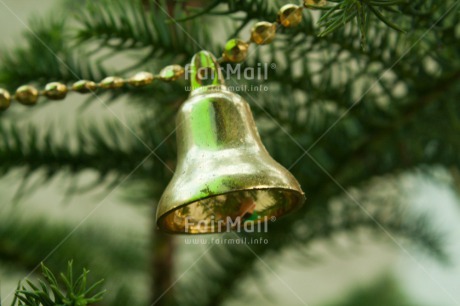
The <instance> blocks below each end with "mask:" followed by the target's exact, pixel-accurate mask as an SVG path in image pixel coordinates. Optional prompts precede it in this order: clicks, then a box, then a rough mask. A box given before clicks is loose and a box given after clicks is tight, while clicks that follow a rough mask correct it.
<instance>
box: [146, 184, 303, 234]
mask: <svg viewBox="0 0 460 306" xmlns="http://www.w3.org/2000/svg"><path fill="white" fill-rule="evenodd" d="M248 190H278V191H288V192H292V193H293V194H296V198H297V204H295V205H293V207H292V208H291V209H289V210H288V211H286V212H285V213H283V214H281V215H276V216H275V217H276V218H277V219H278V218H283V217H284V216H286V215H288V214H291V213H293V212H295V211H297V210H299V209H300V208H301V207H302V206H304V205H305V202H306V200H307V197H306V196H305V193H304V192H303V191H302V190H301V189H300V190H299V189H293V188H285V187H268V186H266V187H265V186H257V187H253V188H239V189H234V190H231V191H227V192H222V193H217V194H212V195H209V196H206V197H202V198H200V199H197V200H193V201H190V202H187V203H184V204H181V205H179V206H176V207H174V208H172V209H170V210H168V211H166V212H165V213H163V214H162V215H161V216H158V215H157V217H156V222H155V223H156V227H157V230H160V231H161V232H163V233H166V234H174V235H178V234H179V235H211V234H219V233H225V232H233V230H231V229H230V230H229V231H225V232H217V231H216V232H202V233H201V232H200V233H191V232H185V231H184V232H181V231H172V230H169V229H168V228H167V227H162V226H160V224H161V223H162V221H163V220H164V219H165V218H166V217H167V216H168V215H169V214H171V213H172V212H174V211H176V210H178V209H181V208H184V207H185V206H188V205H190V204H192V203H195V202H197V201H201V200H205V199H209V198H212V197H216V196H221V195H226V194H230V193H234V192H241V191H248ZM160 204H161V199H160V202H159V204H158V207H160ZM261 222H264V221H263V220H260V221H257V220H256V221H255V223H257V224H259V223H261Z"/></svg>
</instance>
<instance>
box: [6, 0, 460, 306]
mask: <svg viewBox="0 0 460 306" xmlns="http://www.w3.org/2000/svg"><path fill="white" fill-rule="evenodd" d="M285 3H286V2H285V1H278V0H274V1H266V0H246V1H243V0H213V1H189V2H186V1H185V2H183V1H153V0H152V1H140V0H136V1H124V0H110V1H109V0H97V1H88V3H87V4H86V5H82V6H77V7H75V5H74V4H72V3H71V2H68V3H67V4H66V6H65V7H64V8H62V7H61V8H56V9H57V10H58V9H61V10H64V12H65V13H61V14H55V15H53V17H51V18H42V19H39V18H35V19H34V20H32V21H31V23H30V25H29V27H30V29H31V30H32V31H33V33H32V32H29V31H28V32H26V33H25V36H24V39H25V41H24V42H23V43H21V45H19V46H17V47H15V48H13V49H12V50H2V51H5V52H4V53H2V56H1V60H0V85H1V87H5V88H8V90H10V91H14V89H15V88H16V87H17V86H19V85H22V84H26V83H33V84H35V85H39V86H43V85H44V84H46V83H47V82H50V81H62V82H72V81H75V80H79V79H91V80H96V81H97V80H100V79H102V78H103V77H104V76H107V75H121V76H129V75H131V74H132V73H134V72H137V71H141V70H146V71H154V72H158V70H159V69H161V68H162V67H164V66H166V65H169V64H182V65H185V64H186V63H188V61H189V60H190V59H191V57H192V56H193V54H194V53H195V52H197V51H199V50H201V49H207V50H209V51H211V52H213V53H214V54H219V53H221V52H222V50H223V46H224V45H225V42H226V39H230V38H233V37H236V36H239V37H242V38H243V39H246V38H247V37H248V29H249V28H250V26H251V25H252V24H253V23H254V22H256V21H261V20H267V21H274V20H275V18H276V14H277V10H278V9H279V8H280V7H281V6H282V5H283V4H285ZM459 6H460V5H459V2H458V1H456V0H446V1H436V0H414V1H404V0H397V1H393V0H378V1H377V0H333V1H329V4H328V6H327V7H325V8H322V9H318V10H304V20H303V22H302V24H301V25H300V26H299V27H296V28H292V29H281V31H280V34H278V35H277V39H276V43H275V45H274V46H265V47H258V48H254V47H251V48H252V49H250V52H249V54H250V55H249V58H248V61H247V62H246V63H244V64H243V65H246V66H252V67H256V66H257V64H258V63H275V64H276V69H269V71H268V79H267V80H266V81H265V82H264V83H263V85H265V86H267V87H268V88H269V92H256V93H254V92H242V93H241V94H242V95H243V96H244V97H245V99H246V100H247V101H248V103H249V104H250V105H251V108H252V110H253V113H254V115H255V119H256V121H257V124H258V126H259V130H260V134H261V138H262V140H263V141H264V144H265V146H266V147H267V149H268V151H269V152H270V153H271V154H272V156H273V157H274V158H275V159H276V160H277V161H279V162H280V163H281V164H283V165H284V166H285V167H287V168H289V169H290V170H291V171H292V173H293V174H294V175H295V176H296V178H297V179H298V180H299V182H300V183H301V185H302V188H303V190H304V191H305V192H306V194H307V198H308V199H307V205H305V207H304V208H302V209H301V210H299V211H297V212H296V213H295V214H292V215H290V216H288V217H286V218H284V219H282V220H279V221H278V222H276V223H274V224H271V225H270V232H269V233H267V234H260V235H261V236H262V237H265V238H268V239H269V241H270V243H269V244H266V245H265V244H263V245H252V246H245V245H231V246H229V245H214V246H212V247H211V248H210V249H209V251H208V252H207V253H206V254H205V255H203V257H202V258H201V259H200V260H199V261H198V262H197V264H196V265H195V266H194V267H193V269H191V270H190V271H188V270H187V271H186V270H184V271H178V270H174V269H173V267H172V266H170V265H169V263H170V262H171V261H172V262H174V261H175V260H176V256H178V255H174V256H172V255H171V256H170V255H167V256H166V255H164V254H169V253H168V252H166V251H165V248H166V249H167V248H171V245H172V242H171V241H172V240H174V239H175V238H174V237H164V236H163V235H160V234H158V233H156V232H155V233H153V235H154V237H152V238H151V239H150V240H152V241H153V243H152V245H151V247H150V249H149V248H147V247H145V245H146V244H148V243H149V239H148V238H145V239H144V237H142V238H140V240H142V243H133V240H132V239H128V238H124V237H125V235H123V234H119V235H116V236H117V237H114V234H113V233H111V232H110V231H108V230H107V231H103V230H102V229H99V230H98V229H97V228H95V229H94V230H92V234H91V235H90V236H88V235H86V236H85V235H83V234H82V235H78V234H75V236H73V237H72V243H69V244H65V245H64V246H62V249H63V251H62V252H60V253H59V256H52V257H50V258H48V259H47V261H46V264H47V265H49V266H50V267H51V268H52V269H53V270H59V269H62V262H63V261H67V260H69V259H71V258H73V259H74V260H75V263H76V264H78V265H79V267H80V265H88V267H90V268H91V269H92V271H93V273H94V275H96V278H99V277H104V278H105V279H107V281H108V282H111V283H112V284H115V283H117V282H118V279H120V278H123V275H124V272H125V271H126V270H127V269H129V270H131V272H136V273H139V274H142V275H144V276H145V275H148V274H149V273H152V274H153V275H154V277H153V278H154V279H161V277H162V275H158V273H163V271H159V270H155V269H153V271H150V270H149V269H146V268H145V267H146V266H147V265H148V264H149V260H150V259H151V261H152V262H159V263H160V266H161V263H162V260H163V263H164V264H163V266H165V267H169V268H170V269H169V270H167V271H168V273H169V274H172V273H174V275H176V276H179V275H182V274H183V273H184V272H187V274H190V275H189V276H188V277H186V278H184V279H183V280H181V281H179V282H178V283H177V284H174V285H175V286H174V288H172V289H171V290H170V291H168V294H166V295H164V296H160V295H161V294H162V292H157V293H155V294H154V295H153V296H152V297H145V296H144V297H139V296H137V294H135V293H133V292H134V291H135V288H136V284H127V283H126V284H125V283H124V282H120V284H119V286H116V285H113V286H112V287H111V288H112V292H109V294H108V297H107V298H106V299H104V300H103V301H101V302H98V305H134V306H135V305H143V304H145V300H146V299H150V300H151V301H156V300H158V298H160V300H158V302H157V304H156V305H160V304H163V305H164V304H166V303H168V305H200V306H202V305H210V306H211V305H213V306H215V305H222V304H224V303H225V302H227V301H228V300H231V299H236V298H244V297H241V296H237V297H235V294H234V293H235V292H236V290H238V288H239V286H240V283H241V280H242V279H244V278H251V277H253V276H254V275H258V274H257V273H258V272H260V271H259V270H258V267H257V263H258V262H259V258H262V259H264V260H268V259H271V258H273V257H275V256H282V255H281V252H282V251H283V250H287V249H290V250H292V249H293V248H295V249H296V250H297V251H296V252H298V253H299V256H301V257H302V258H303V260H304V261H310V260H311V257H310V255H311V254H309V250H308V247H309V246H310V244H311V243H312V242H313V241H316V240H318V239H330V238H332V237H333V236H334V235H336V234H339V233H344V232H346V233H350V236H354V235H356V234H357V233H359V232H361V231H362V230H366V231H369V232H371V233H373V234H372V235H375V236H378V237H382V238H385V239H388V237H389V236H390V237H393V238H394V239H393V238H391V239H388V240H389V241H390V242H391V243H393V242H395V241H396V242H397V245H399V246H403V247H404V248H406V247H413V245H415V246H416V247H418V248H421V249H423V250H425V251H427V252H428V253H429V254H431V255H432V256H433V257H434V258H437V259H439V260H440V261H443V262H445V261H447V260H448V256H447V255H446V254H445V252H444V250H443V244H442V239H440V237H441V233H439V232H437V231H435V230H434V226H433V225H432V224H431V222H430V218H429V216H407V215H405V214H402V213H401V211H402V209H401V207H403V206H404V202H405V200H406V198H405V197H404V196H403V195H402V192H401V190H400V189H399V188H398V187H395V186H397V185H398V182H400V180H401V178H402V177H403V176H404V175H405V174H411V173H412V174H413V173H420V172H421V171H423V172H424V173H429V172H430V171H431V170H432V169H435V168H437V167H441V168H448V169H452V168H454V169H458V167H460V155H459V154H458V152H460V141H459V139H460V138H459V137H458V134H459V133H460V104H459V103H458V97H459V96H460V86H459V84H460V48H458V41H460V22H459V21H460V20H459V17H460V11H459ZM71 11H73V13H71ZM70 16H72V18H70ZM176 20H177V21H178V22H176ZM219 31H223V32H225V35H222V34H220V32H219ZM216 33H217V34H216ZM119 56H124V57H127V58H129V59H130V62H129V64H128V65H126V66H123V67H121V66H120V65H118V64H117V62H116V58H117V57H119ZM114 63H115V64H114ZM244 84H249V85H250V84H255V85H258V84H260V80H253V81H248V80H235V79H230V80H228V85H231V86H235V85H244ZM184 86H185V84H184V83H183V82H182V83H181V82H174V83H168V84H164V83H160V82H158V83H155V84H154V85H153V86H149V87H147V88H145V89H132V88H131V89H126V88H125V89H120V90H116V91H113V92H111V93H104V92H98V93H97V95H98V96H104V97H106V96H109V95H110V96H109V98H110V100H111V101H118V99H119V98H125V97H126V99H124V100H123V101H126V103H127V106H126V107H129V108H131V109H132V110H134V111H135V112H136V113H137V115H136V116H133V118H132V119H131V120H130V121H129V123H128V124H127V125H125V124H121V123H120V122H118V120H115V118H114V119H113V120H111V121H110V122H97V123H94V124H82V125H80V126H79V127H78V130H77V132H76V133H75V132H73V131H65V130H66V129H70V128H69V127H64V126H63V127H55V126H43V125H42V124H34V123H26V124H25V123H24V122H23V120H18V119H17V118H18V117H21V116H22V115H23V113H20V114H19V115H18V114H17V113H14V112H12V110H9V111H7V112H5V113H2V114H0V160H1V163H0V173H1V174H2V175H4V176H6V175H7V174H9V173H11V172H14V171H15V170H23V171H24V172H25V173H26V175H25V177H26V179H27V178H30V177H31V176H32V175H33V174H34V173H35V172H38V171H42V172H40V173H45V174H44V177H46V178H47V179H48V180H49V179H51V178H53V177H55V176H56V175H57V174H59V173H61V172H66V173H68V174H69V175H70V176H72V177H73V176H76V175H79V174H81V173H83V172H84V171H86V170H91V171H94V172H96V173H98V175H99V177H100V180H99V181H98V182H96V183H94V185H100V184H102V186H108V184H107V183H111V184H112V185H111V186H118V185H117V184H119V183H122V182H123V183H124V180H125V179H127V184H123V187H125V188H126V190H127V193H130V194H133V193H135V194H136V200H137V201H138V202H141V203H148V204H149V205H151V202H152V201H153V200H155V202H156V201H157V200H158V199H159V197H160V195H161V192H162V190H163V189H164V187H165V186H166V184H167V183H168V181H169V180H170V178H171V172H170V171H169V170H168V168H171V167H172V168H173V167H174V163H175V160H176V148H175V140H174V135H173V134H172V133H173V131H174V120H173V118H174V114H175V113H176V111H177V110H178V108H179V106H180V104H181V103H182V102H183V101H185V100H186V99H187V95H188V93H187V92H186V91H184ZM98 100H99V98H98V97H95V96H93V97H90V98H89V99H88V101H86V102H85V103H87V105H89V103H97V101H98ZM62 103H67V102H62ZM128 103H129V104H128ZM45 105H47V103H39V105H38V106H37V108H41V107H45ZM16 107H17V108H18V109H19V108H20V106H16V105H13V106H12V108H16ZM46 107H47V109H49V110H50V112H49V113H48V114H47V116H50V117H51V116H53V112H52V111H51V110H52V108H53V106H46ZM107 107H108V108H109V109H110V107H111V105H108V106H107ZM25 112H29V113H30V112H32V110H30V109H27V110H25V111H24V113H25ZM85 115H86V112H80V113H75V116H79V117H82V118H84V117H85ZM24 116H25V115H24ZM56 128H58V130H64V131H65V132H64V134H65V137H58V136H57V135H56ZM133 131H134V132H133ZM133 133H134V134H135V135H136V136H134V135H133ZM152 151H153V153H152ZM144 159H147V160H148V162H145V163H143V164H142V165H141V166H140V167H139V168H137V167H138V166H139V165H140V163H141V161H143V160H144ZM165 164H166V165H167V166H168V167H166V166H165ZM134 169H136V171H134V172H133V170H134ZM104 184H106V185H104ZM146 186H148V187H146ZM74 196H75V197H78V196H79V194H78V193H75V194H74ZM1 205H2V206H7V205H10V203H5V202H3V203H1ZM133 209H139V207H138V206H136V205H133ZM1 218H2V219H4V220H2V222H0V261H2V262H6V263H8V264H12V265H14V266H16V267H19V268H21V269H24V270H27V271H28V270H31V269H32V268H33V267H34V266H35V265H37V264H38V263H40V262H42V261H43V260H44V257H45V256H46V254H45V253H46V250H48V249H50V248H52V245H57V244H58V243H59V241H61V239H62V238H63V237H65V235H66V233H69V232H71V231H72V229H71V227H69V226H67V225H66V226H64V225H59V224H53V223H51V222H44V221H37V220H32V221H31V219H30V218H20V217H18V216H16V215H14V216H11V218H6V217H5V218H4V216H1ZM152 218H153V215H152ZM38 230H39V231H40V233H41V237H43V238H42V239H37V238H36V237H35V235H34V233H36V232H38ZM233 235H234V234H231V237H234V236H233ZM243 236H244V235H243ZM88 237H90V239H88ZM123 238H124V239H123ZM206 239H209V238H206ZM401 239H403V240H401ZM176 241H177V240H176ZM24 245H27V248H26V247H24ZM82 245H84V246H85V247H84V249H85V250H87V251H82V247H81V246H82ZM408 245H412V246H408ZM190 248H191V249H193V247H192V246H190ZM101 249H103V251H101ZM173 250H175V249H174V248H173V249H171V253H172V251H173ZM95 254H104V256H103V257H101V259H100V260H99V261H98V260H94V256H100V255H95ZM199 255H201V253H200V254H199ZM199 255H198V256H199ZM149 258H150V259H149ZM44 272H45V273H46V275H48V276H49V275H51V274H49V273H50V272H49V271H48V270H46V269H45V270H44ZM84 275H86V274H84ZM83 277H84V276H83ZM111 277H113V278H114V279H110V278H111ZM69 278H70V279H71V276H68V278H67V279H69ZM47 280H48V282H49V283H50V285H57V284H55V283H54V280H53V278H51V277H48V278H47ZM163 280H164V281H166V282H167V281H168V278H167V277H166V275H164V278H163ZM174 280H175V278H174V279H173V281H174ZM155 285H156V284H154V285H152V286H155ZM163 285H164V284H163ZM169 285H172V284H171V283H169V284H166V288H168V287H169ZM29 286H30V287H21V288H20V290H19V291H18V294H17V296H18V298H19V300H18V302H19V303H23V304H19V305H54V304H56V303H57V302H53V300H52V299H51V300H50V299H49V298H50V297H48V298H46V297H43V298H42V297H41V296H42V295H40V297H39V296H38V295H36V290H43V292H46V290H47V289H45V288H44V287H43V286H42V287H41V288H42V289H40V288H38V289H37V287H35V285H33V284H32V283H29ZM45 287H46V286H45ZM71 288H74V287H73V286H70V287H67V289H66V290H64V291H63V292H66V293H71V292H72V289H71ZM162 288H163V287H162ZM155 289H156V290H158V288H153V290H155ZM79 293H81V291H78V292H76V295H78V294H79ZM62 294H65V293H62ZM85 296H86V295H85ZM55 297H56V298H60V294H59V293H57V296H55ZM95 297H96V299H97V300H99V297H101V295H99V294H96V295H95ZM27 299H28V300H27ZM26 301H29V302H26ZM94 301H95V300H91V299H88V300H87V304H90V303H93V302H94ZM59 303H60V302H59ZM59 303H58V304H59ZM61 304H62V303H61ZM63 305H86V304H65V303H64V304H63Z"/></svg>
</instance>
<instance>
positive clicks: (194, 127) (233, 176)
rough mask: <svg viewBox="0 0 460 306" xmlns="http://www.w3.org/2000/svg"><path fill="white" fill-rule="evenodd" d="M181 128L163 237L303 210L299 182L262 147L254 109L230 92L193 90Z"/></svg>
mask: <svg viewBox="0 0 460 306" xmlns="http://www.w3.org/2000/svg"><path fill="white" fill-rule="evenodd" d="M176 127H177V130H176V137H177V147H178V162H177V167H176V171H175V174H174V176H173V178H172V180H171V182H170V183H169V185H168V187H167V189H166V190H165V192H164V194H163V196H162V197H161V199H160V202H159V205H158V210H157V225H158V227H159V228H160V229H162V230H164V231H167V232H174V233H188V234H194V233H215V232H223V231H227V230H230V229H236V228H240V226H241V224H245V223H248V222H250V223H255V224H256V223H261V222H266V221H267V220H268V219H269V218H272V220H273V217H279V216H281V215H284V214H286V213H287V212H289V211H291V210H293V209H295V208H297V207H299V206H300V205H301V204H303V202H304V200H305V197H304V194H303V192H302V190H301V188H300V185H299V183H298V182H297V180H296V179H295V178H294V177H293V175H292V174H291V173H290V172H289V171H287V170H286V169H285V168H284V167H282V166H281V165H280V164H278V163H277V162H276V161H275V160H274V159H273V158H271V156H270V155H269V154H268V152H267V150H266V149H265V147H264V145H263V144H262V142H261V140H260V137H259V134H258V131H257V128H256V125H255V123H254V119H253V117H252V113H251V110H250V108H249V105H248V104H247V103H246V102H245V101H244V100H243V98H242V97H241V96H239V95H237V94H235V93H232V92H230V91H228V90H227V89H226V88H225V86H220V85H219V86H205V87H202V88H199V89H197V90H194V91H193V92H192V94H191V96H190V98H189V99H188V100H187V101H186V102H185V103H184V104H183V105H182V107H181V109H180V110H179V112H178V115H177V118H176Z"/></svg>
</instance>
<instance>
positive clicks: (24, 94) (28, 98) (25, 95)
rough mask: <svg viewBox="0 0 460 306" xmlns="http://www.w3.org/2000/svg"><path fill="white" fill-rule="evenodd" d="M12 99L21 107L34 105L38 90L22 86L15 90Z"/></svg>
mask: <svg viewBox="0 0 460 306" xmlns="http://www.w3.org/2000/svg"><path fill="white" fill-rule="evenodd" d="M14 98H15V99H16V101H18V102H19V103H21V104H23V105H28V106H30V105H35V104H36V103H37V101H38V90H37V89H35V87H32V86H29V85H24V86H21V87H19V88H18V89H17V90H16V93H15V95H14Z"/></svg>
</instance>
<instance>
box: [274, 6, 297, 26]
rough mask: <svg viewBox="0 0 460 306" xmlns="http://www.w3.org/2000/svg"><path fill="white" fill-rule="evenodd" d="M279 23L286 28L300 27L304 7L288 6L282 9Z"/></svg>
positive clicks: (279, 14)
mask: <svg viewBox="0 0 460 306" xmlns="http://www.w3.org/2000/svg"><path fill="white" fill-rule="evenodd" d="M277 21H278V23H280V24H282V25H283V26H285V27H286V28H290V27H296V26H298V25H299V24H300V22H302V7H300V6H298V5H294V4H286V5H285V6H283V7H282V8H281V9H280V11H279V13H278V19H277Z"/></svg>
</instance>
